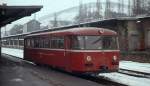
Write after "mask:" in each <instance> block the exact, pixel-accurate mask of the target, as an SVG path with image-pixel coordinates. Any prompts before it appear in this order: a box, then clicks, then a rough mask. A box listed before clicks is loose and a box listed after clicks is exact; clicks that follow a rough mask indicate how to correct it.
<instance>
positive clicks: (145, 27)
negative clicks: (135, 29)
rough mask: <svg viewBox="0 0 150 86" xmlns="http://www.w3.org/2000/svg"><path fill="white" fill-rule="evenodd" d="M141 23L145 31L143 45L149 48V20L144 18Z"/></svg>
mask: <svg viewBox="0 0 150 86" xmlns="http://www.w3.org/2000/svg"><path fill="white" fill-rule="evenodd" d="M142 24H143V29H144V31H145V47H146V49H148V50H150V20H144V21H143V23H142Z"/></svg>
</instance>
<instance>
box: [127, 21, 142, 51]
mask: <svg viewBox="0 0 150 86" xmlns="http://www.w3.org/2000/svg"><path fill="white" fill-rule="evenodd" d="M127 29H128V50H138V49H139V48H140V32H139V31H138V26H137V23H136V21H127Z"/></svg>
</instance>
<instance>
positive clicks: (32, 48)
mask: <svg viewBox="0 0 150 86" xmlns="http://www.w3.org/2000/svg"><path fill="white" fill-rule="evenodd" d="M119 52H120V51H119V47H118V37H117V33H116V32H115V31H112V30H109V29H104V28H96V27H82V28H71V29H66V30H58V31H50V32H41V33H36V34H32V35H28V36H26V38H25V39H24V59H25V60H29V61H32V62H34V63H37V64H47V65H50V66H52V67H56V68H60V69H63V70H65V71H68V72H80V73H86V72H101V71H110V72H111V71H117V70H118V68H119V57H120V54H119Z"/></svg>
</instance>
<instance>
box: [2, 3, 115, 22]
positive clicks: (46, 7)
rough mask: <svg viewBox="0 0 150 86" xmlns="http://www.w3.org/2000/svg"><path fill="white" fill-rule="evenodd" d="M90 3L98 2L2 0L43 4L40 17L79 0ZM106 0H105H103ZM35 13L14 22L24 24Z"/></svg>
mask: <svg viewBox="0 0 150 86" xmlns="http://www.w3.org/2000/svg"><path fill="white" fill-rule="evenodd" d="M80 1H82V3H89V2H96V1H97V0H0V4H2V3H7V5H43V8H42V9H41V11H39V12H37V13H36V18H37V19H38V18H40V17H42V16H44V15H47V14H50V13H54V12H58V11H61V10H63V9H67V8H70V7H74V6H78V5H79V2H80ZM101 1H105V0H101ZM112 1H118V0H112ZM33 17H34V16H33V15H32V16H31V17H25V18H22V19H21V20H18V21H16V22H13V24H16V23H20V24H24V23H26V22H27V21H29V20H31V19H33Z"/></svg>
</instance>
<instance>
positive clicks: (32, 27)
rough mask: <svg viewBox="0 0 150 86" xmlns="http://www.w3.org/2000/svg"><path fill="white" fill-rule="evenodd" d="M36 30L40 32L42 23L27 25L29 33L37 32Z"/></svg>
mask: <svg viewBox="0 0 150 86" xmlns="http://www.w3.org/2000/svg"><path fill="white" fill-rule="evenodd" d="M36 30H40V23H38V22H36V21H35V22H34V21H33V22H30V23H27V32H32V31H36Z"/></svg>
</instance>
